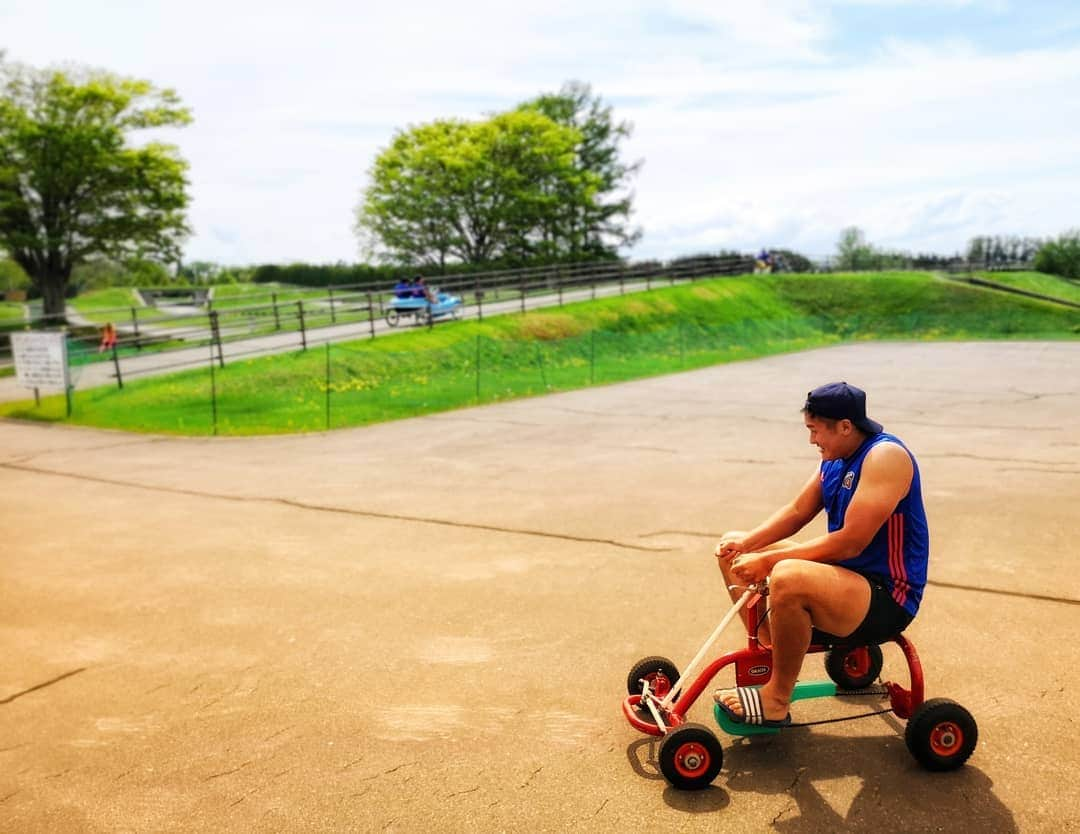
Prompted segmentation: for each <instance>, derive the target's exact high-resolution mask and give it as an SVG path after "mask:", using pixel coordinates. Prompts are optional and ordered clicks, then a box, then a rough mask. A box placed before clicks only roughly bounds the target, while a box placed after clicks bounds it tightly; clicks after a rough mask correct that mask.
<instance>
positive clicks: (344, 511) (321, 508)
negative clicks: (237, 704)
mask: <svg viewBox="0 0 1080 834" xmlns="http://www.w3.org/2000/svg"><path fill="white" fill-rule="evenodd" d="M0 468H3V469H14V470H15V471H17V472H30V473H33V474H36V475H52V476H54V477H57V478H72V479H75V480H80V481H90V482H92V483H98V484H109V485H110V486H120V487H128V488H129V489H142V490H147V491H149V492H165V493H169V494H172V495H188V496H192V497H195V498H211V499H216V500H220V501H236V502H240V503H253V504H254V503H263V504H281V505H284V506H286V507H293V508H294V509H300V510H311V511H313V512H323V513H339V514H341V515H353V516H360V517H364V518H381V519H386V520H389V521H412V522H417V523H420V524H437V525H440V526H443V527H458V528H463V529H467V530H487V531H489V532H494V533H508V534H511V535H519V536H536V537H539V538H545V539H559V540H561V541H572V542H580V543H583V544H605V545H609V546H611V547H618V548H622V549H625V550H638V551H643V552H646V553H667V552H669V551H670V550H671V548H667V547H663V548H657V547H644V546H642V545H634V544H628V543H626V542H620V541H617V540H616V539H603V538H596V537H594V536H575V535H572V534H570V533H552V532H550V531H548V530H532V529H529V528H524V527H500V526H498V525H496V524H481V523H479V522H470V521H452V520H450V519H442V518H429V517H424V516H414V515H405V514H403V513H386V512H379V511H377V510H356V509H351V508H348V507H334V506H330V505H326V504H311V503H308V502H305V501H296V500H293V499H291V498H274V497H269V498H268V497H264V496H258V495H226V494H224V493H215V492H205V491H202V490H195V489H182V488H180V487H163V486H153V485H148V484H140V483H136V482H133V481H122V480H119V479H117V478H103V477H101V476H100V475H82V474H77V473H74V472H58V471H56V470H53V469H43V468H41V467H37V466H21V465H16V464H11V463H0Z"/></svg>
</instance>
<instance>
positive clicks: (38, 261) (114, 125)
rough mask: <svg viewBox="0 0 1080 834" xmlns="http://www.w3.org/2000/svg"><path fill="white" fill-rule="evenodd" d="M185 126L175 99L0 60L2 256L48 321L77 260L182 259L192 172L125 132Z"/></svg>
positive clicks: (169, 153) (120, 81) (99, 78)
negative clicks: (25, 279) (32, 291)
mask: <svg viewBox="0 0 1080 834" xmlns="http://www.w3.org/2000/svg"><path fill="white" fill-rule="evenodd" d="M190 120H191V116H190V114H189V112H188V110H187V109H185V108H184V107H182V106H181V105H180V102H179V99H178V97H177V96H176V93H174V92H173V91H172V90H167V89H164V90H159V89H156V88H155V87H153V86H152V85H151V84H150V83H149V82H147V81H141V80H135V79H127V78H120V77H118V76H114V75H110V74H107V73H103V72H96V71H90V70H85V69H77V70H70V71H69V70H57V69H46V70H38V69H34V68H30V67H25V66H21V65H15V64H6V63H0V249H3V250H6V251H7V252H8V253H9V254H10V255H11V257H12V258H13V259H14V260H15V261H16V262H17V263H18V264H19V265H20V266H21V267H22V268H23V269H24V270H25V271H26V273H27V275H29V276H30V280H31V282H32V283H33V285H34V287H35V288H37V289H38V290H39V291H40V293H41V296H42V299H43V302H44V312H45V314H46V315H59V314H62V313H63V310H64V294H65V291H66V290H67V286H68V282H69V280H70V278H71V272H72V269H73V268H74V267H75V266H76V265H78V264H80V263H85V262H87V261H88V260H91V259H93V258H95V257H104V258H108V259H111V260H114V261H122V262H123V261H128V260H130V259H131V258H136V259H140V260H145V259H152V260H158V261H162V262H165V263H171V262H173V261H175V260H177V258H178V257H179V253H180V245H181V243H182V241H183V239H184V237H185V236H186V235H187V233H188V231H189V230H188V227H187V225H186V222H185V219H184V209H185V207H186V206H187V202H188V196H187V193H186V190H185V189H186V186H187V181H186V178H185V171H186V168H187V165H186V163H185V162H184V161H183V160H182V159H180V157H179V155H178V153H177V151H176V148H175V147H173V146H172V145H167V144H163V143H161V142H155V141H151V142H147V143H145V144H143V145H141V146H138V147H134V146H131V145H129V144H128V143H127V135H128V134H129V133H131V132H133V131H137V130H144V129H148V128H162V127H169V126H179V125H184V124H187V123H188V122H190Z"/></svg>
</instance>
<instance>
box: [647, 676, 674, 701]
mask: <svg viewBox="0 0 1080 834" xmlns="http://www.w3.org/2000/svg"><path fill="white" fill-rule="evenodd" d="M645 680H647V681H648V682H649V691H650V692H651V693H652V694H653V695H655V696H656V697H658V698H663V697H664V696H665V695H667V694H668V693H669V692H670V691H671V681H670V680H668V676H667V675H665V674H664V673H663V672H653V673H652V674H651V675H646V676H645Z"/></svg>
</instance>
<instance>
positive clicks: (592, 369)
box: [589, 330, 596, 385]
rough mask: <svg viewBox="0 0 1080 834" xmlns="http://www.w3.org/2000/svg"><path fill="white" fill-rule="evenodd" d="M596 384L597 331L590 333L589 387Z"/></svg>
mask: <svg viewBox="0 0 1080 834" xmlns="http://www.w3.org/2000/svg"><path fill="white" fill-rule="evenodd" d="M595 383H596V331H595V330H590V331H589V385H593V384H595Z"/></svg>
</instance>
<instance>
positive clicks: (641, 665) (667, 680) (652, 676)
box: [626, 655, 679, 698]
mask: <svg viewBox="0 0 1080 834" xmlns="http://www.w3.org/2000/svg"><path fill="white" fill-rule="evenodd" d="M678 679H679V670H678V669H677V668H675V664H674V663H672V662H671V661H670V660H668V659H667V658H666V657H659V656H656V655H654V656H652V657H644V658H642V659H641V660H639V661H638V662H637V663H635V664H634V665H633V666H632V667H631V669H630V674H629V675H627V676H626V693H627V694H628V695H640V694H641V682H642V680H647V681H648V682H649V691H650V692H652V694H653V695H655V696H656V697H657V698H663V697H664V696H665V695H667V694H668V693H669V692H670V691H671V687H673V686H674V685H675V682H676V681H677V680H678Z"/></svg>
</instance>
